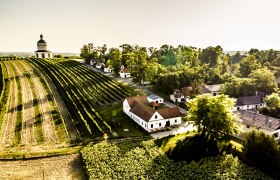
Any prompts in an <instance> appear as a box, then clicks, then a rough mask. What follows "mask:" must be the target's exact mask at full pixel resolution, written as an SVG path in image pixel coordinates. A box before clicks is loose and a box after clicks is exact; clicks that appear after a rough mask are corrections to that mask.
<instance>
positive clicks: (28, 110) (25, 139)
mask: <svg viewBox="0 0 280 180" xmlns="http://www.w3.org/2000/svg"><path fill="white" fill-rule="evenodd" d="M10 62H11V63H12V64H13V65H14V66H15V68H16V71H17V74H18V76H19V77H20V80H21V87H22V99H23V118H22V133H21V143H22V144H24V145H29V144H36V142H37V140H36V129H35V126H34V121H35V110H34V106H33V100H34V99H33V98H34V97H33V95H32V90H31V86H30V83H29V81H28V79H27V78H28V77H27V76H26V74H25V72H24V71H23V70H22V69H21V68H20V67H19V66H18V64H17V63H15V61H10Z"/></svg>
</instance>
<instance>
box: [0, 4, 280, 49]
mask: <svg viewBox="0 0 280 180" xmlns="http://www.w3.org/2000/svg"><path fill="white" fill-rule="evenodd" d="M279 7H280V1H279V0H44V1H43V0H0V52H7V51H8V52H33V51H35V50H37V46H36V43H37V41H38V40H39V36H40V34H41V33H42V34H43V35H44V39H45V40H46V41H47V43H48V49H49V50H51V51H53V52H71V53H79V52H80V48H81V47H82V46H83V45H84V44H87V43H93V44H94V46H101V45H103V44H107V46H108V47H118V46H120V45H122V44H125V43H128V44H131V45H134V44H138V45H140V46H144V47H151V46H153V47H160V46H161V45H163V44H170V45H173V46H177V45H187V46H195V47H198V48H206V47H208V46H216V45H220V46H222V48H223V49H224V50H225V51H235V50H249V49H250V48H258V49H277V50H280V19H279V18H280V10H279Z"/></svg>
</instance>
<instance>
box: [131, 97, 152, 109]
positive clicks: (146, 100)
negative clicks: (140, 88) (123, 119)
mask: <svg viewBox="0 0 280 180" xmlns="http://www.w3.org/2000/svg"><path fill="white" fill-rule="evenodd" d="M126 100H127V102H128V105H129V107H130V108H132V107H133V106H134V102H135V101H138V102H141V103H143V104H145V105H148V104H149V101H148V99H147V97H146V96H135V97H128V98H126Z"/></svg>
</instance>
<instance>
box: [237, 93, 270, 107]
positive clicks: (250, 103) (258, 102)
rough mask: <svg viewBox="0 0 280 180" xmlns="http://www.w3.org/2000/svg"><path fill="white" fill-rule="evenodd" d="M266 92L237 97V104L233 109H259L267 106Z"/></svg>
mask: <svg viewBox="0 0 280 180" xmlns="http://www.w3.org/2000/svg"><path fill="white" fill-rule="evenodd" d="M263 98H264V94H262V93H259V94H258V95H255V96H244V97H238V98H237V99H236V103H235V106H234V108H233V111H237V110H240V109H241V110H250V109H259V108H262V107H265V106H266V104H265V102H264V101H263Z"/></svg>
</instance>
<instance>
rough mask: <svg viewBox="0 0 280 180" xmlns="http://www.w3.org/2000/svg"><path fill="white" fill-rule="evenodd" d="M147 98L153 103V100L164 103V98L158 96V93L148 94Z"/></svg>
mask: <svg viewBox="0 0 280 180" xmlns="http://www.w3.org/2000/svg"><path fill="white" fill-rule="evenodd" d="M147 100H148V102H149V103H151V102H156V103H158V104H162V103H164V101H163V98H162V97H159V96H156V95H149V96H147Z"/></svg>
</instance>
